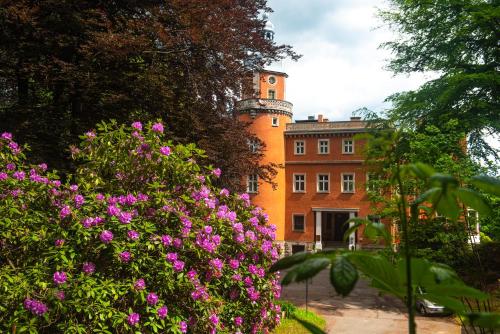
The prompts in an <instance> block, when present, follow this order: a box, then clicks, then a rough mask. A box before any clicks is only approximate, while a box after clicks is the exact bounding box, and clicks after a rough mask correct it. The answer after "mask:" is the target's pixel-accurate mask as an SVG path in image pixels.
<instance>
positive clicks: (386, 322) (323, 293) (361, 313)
mask: <svg viewBox="0 0 500 334" xmlns="http://www.w3.org/2000/svg"><path fill="white" fill-rule="evenodd" d="M328 274H329V273H328V270H323V271H322V272H321V273H319V274H318V275H317V276H316V277H315V278H313V279H312V282H311V281H309V303H308V305H309V308H310V309H312V310H314V311H316V312H317V313H319V314H321V315H322V316H323V317H324V318H325V319H326V321H327V328H328V333H332V334H400V333H408V322H407V319H408V318H407V316H406V314H405V307H404V305H403V303H402V302H401V301H400V300H398V299H396V298H393V297H392V296H385V295H384V296H379V294H378V290H376V289H373V288H371V287H369V286H368V283H367V281H365V280H360V281H359V282H358V284H357V285H356V287H355V289H354V290H353V291H352V292H351V294H350V295H349V296H347V297H346V298H342V297H340V296H338V295H337V294H336V293H335V291H334V290H333V288H332V287H331V285H330V281H329V278H328ZM282 298H283V299H286V300H289V301H291V302H293V303H294V304H296V305H298V306H301V307H305V283H299V284H292V285H289V286H287V287H283V293H282ZM417 333H418V334H459V333H460V327H459V326H458V325H456V324H455V322H454V320H453V318H451V317H422V316H419V315H417ZM290 334H292V333H290Z"/></svg>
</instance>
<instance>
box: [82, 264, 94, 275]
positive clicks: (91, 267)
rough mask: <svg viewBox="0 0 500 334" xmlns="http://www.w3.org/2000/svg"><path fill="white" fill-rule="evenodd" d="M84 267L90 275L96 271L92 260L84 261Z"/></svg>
mask: <svg viewBox="0 0 500 334" xmlns="http://www.w3.org/2000/svg"><path fill="white" fill-rule="evenodd" d="M82 269H83V272H84V273H85V274H86V275H90V274H92V273H93V272H94V271H95V264H93V263H92V262H84V263H83V266H82Z"/></svg>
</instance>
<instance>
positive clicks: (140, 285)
mask: <svg viewBox="0 0 500 334" xmlns="http://www.w3.org/2000/svg"><path fill="white" fill-rule="evenodd" d="M145 288H146V282H144V279H143V278H139V279H138V280H137V281H135V282H134V289H136V290H144V289H145Z"/></svg>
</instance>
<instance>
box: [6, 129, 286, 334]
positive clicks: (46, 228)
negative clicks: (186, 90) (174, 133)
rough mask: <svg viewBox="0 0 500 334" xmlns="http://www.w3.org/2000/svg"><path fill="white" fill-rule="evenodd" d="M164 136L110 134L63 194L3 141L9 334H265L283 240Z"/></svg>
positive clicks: (104, 133) (91, 139)
mask: <svg viewBox="0 0 500 334" xmlns="http://www.w3.org/2000/svg"><path fill="white" fill-rule="evenodd" d="M162 133H163V125H162V124H160V123H156V124H148V125H147V126H146V127H145V128H144V129H143V126H142V125H141V124H140V123H138V122H136V123H134V124H133V125H132V127H125V126H117V125H116V124H115V123H113V122H112V123H107V124H105V123H103V124H101V125H99V126H98V132H97V133H96V132H93V131H91V132H88V133H86V134H85V136H83V137H82V139H83V142H82V144H81V146H80V147H79V148H76V147H73V148H72V149H71V151H72V155H73V156H74V157H75V159H77V160H78V161H79V162H80V163H81V165H80V167H79V169H78V172H77V174H76V176H74V177H72V178H70V179H71V180H72V182H68V184H61V183H60V182H59V181H58V179H57V175H56V174H55V173H47V172H46V169H47V167H46V166H45V165H43V164H42V165H39V166H28V165H27V164H26V163H25V159H24V156H23V153H22V150H21V148H20V147H19V146H18V145H17V144H16V143H15V142H13V141H12V138H11V136H10V135H9V134H7V133H4V134H2V137H1V139H0V189H1V190H2V191H1V192H0V194H1V195H0V196H1V198H0V331H1V332H10V331H12V332H17V333H22V332H39V333H57V332H60V333H62V332H64V333H76V332H78V333H87V332H97V333H128V332H137V333H139V332H141V333H156V332H162V333H163V332H170V333H185V332H189V333H215V332H219V333H229V332H230V333H235V332H236V333H238V332H242V333H257V332H263V333H266V332H268V331H269V330H270V329H272V328H274V327H275V325H276V323H277V322H278V321H279V314H280V307H279V306H277V305H275V304H274V299H275V298H278V297H279V294H280V286H279V283H278V280H277V277H276V276H275V275H273V274H268V273H267V269H268V268H269V266H270V265H271V264H272V263H273V262H274V261H275V260H276V259H277V257H278V253H277V249H276V246H275V245H274V243H273V240H274V234H275V228H274V227H273V226H272V225H268V224H266V221H267V216H266V215H265V213H263V212H262V210H260V209H259V208H256V207H253V206H251V205H250V203H249V198H248V195H247V194H241V195H238V194H230V193H229V191H228V190H226V189H217V188H216V187H214V186H213V185H212V183H213V182H214V180H216V179H217V177H218V176H219V174H220V171H219V170H218V169H213V168H211V167H203V166H199V165H198V164H197V163H196V160H197V159H199V158H201V157H202V156H203V152H201V151H200V150H198V149H197V148H196V147H195V146H194V145H187V146H182V145H173V144H172V142H171V141H165V140H164V139H163V135H162Z"/></svg>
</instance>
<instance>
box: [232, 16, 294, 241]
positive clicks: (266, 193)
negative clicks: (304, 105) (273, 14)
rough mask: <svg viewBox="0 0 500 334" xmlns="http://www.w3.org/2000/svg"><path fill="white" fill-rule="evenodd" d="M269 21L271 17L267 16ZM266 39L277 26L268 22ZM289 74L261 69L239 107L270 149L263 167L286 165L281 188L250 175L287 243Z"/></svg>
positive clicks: (258, 201)
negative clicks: (265, 165) (287, 94)
mask: <svg viewBox="0 0 500 334" xmlns="http://www.w3.org/2000/svg"><path fill="white" fill-rule="evenodd" d="M264 18H265V19H266V18H267V17H264ZM263 33H264V37H265V38H267V39H270V40H272V39H273V38H274V26H273V24H272V23H271V22H270V21H267V22H266V25H265V28H264V31H263ZM287 77H288V76H287V74H286V73H284V72H279V71H271V70H266V69H261V70H259V71H256V72H254V73H253V77H252V79H253V80H252V85H253V90H252V93H251V94H247V95H246V96H243V99H242V100H241V101H239V102H238V103H237V104H236V111H237V113H238V118H239V119H240V121H243V122H249V123H250V127H249V131H250V132H251V133H253V134H254V135H255V136H256V137H258V138H259V139H260V140H262V141H263V142H264V143H265V145H266V147H265V150H264V152H263V153H264V157H263V159H262V161H261V162H262V163H263V164H267V163H275V164H279V165H281V166H283V168H279V169H278V170H277V174H276V176H275V178H274V182H275V183H276V185H277V187H276V188H275V189H273V187H272V185H270V184H268V183H264V182H261V181H260V180H259V179H258V177H257V175H249V176H248V179H247V180H246V181H247V191H248V193H249V194H250V196H251V201H252V203H253V204H255V205H258V206H260V207H262V208H263V209H264V210H265V212H266V213H267V214H268V215H269V223H271V224H275V225H276V227H277V230H276V240H277V241H282V242H283V241H284V240H285V170H284V166H285V137H284V132H285V129H286V124H287V123H290V122H291V121H292V104H291V103H290V102H288V101H286V100H285V81H286V78H287Z"/></svg>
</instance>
